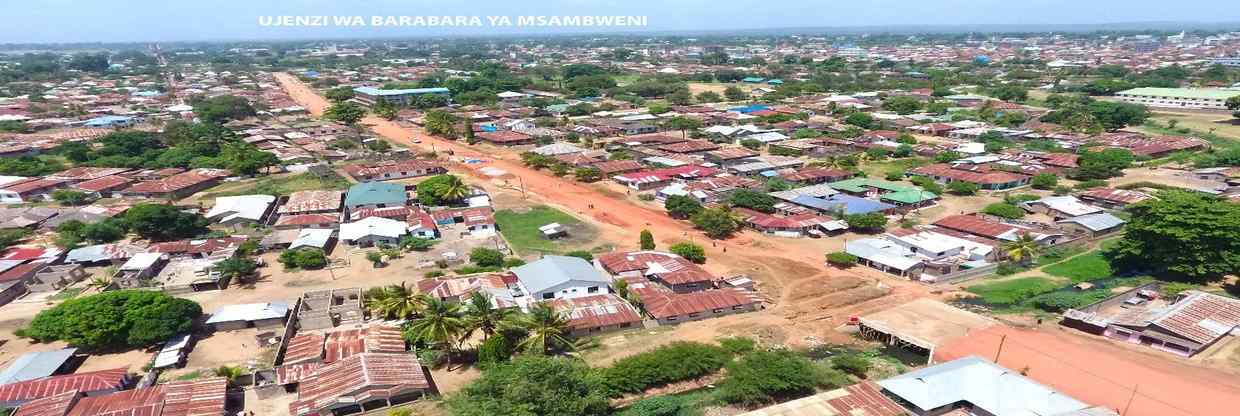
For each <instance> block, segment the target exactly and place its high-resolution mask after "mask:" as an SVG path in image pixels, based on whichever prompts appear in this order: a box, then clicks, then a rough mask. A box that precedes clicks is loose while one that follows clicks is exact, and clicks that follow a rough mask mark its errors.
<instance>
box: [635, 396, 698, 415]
mask: <svg viewBox="0 0 1240 416" xmlns="http://www.w3.org/2000/svg"><path fill="white" fill-rule="evenodd" d="M684 406H685V399H684V398H682V397H680V396H655V397H651V398H649V399H644V400H641V401H639V402H637V403H633V406H631V407H629V409H628V410H627V411H625V412H624V414H625V415H631V416H676V415H678V414H680V410H681V409H682V408H684Z"/></svg>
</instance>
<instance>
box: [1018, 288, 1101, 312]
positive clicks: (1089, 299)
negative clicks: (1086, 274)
mask: <svg viewBox="0 0 1240 416" xmlns="http://www.w3.org/2000/svg"><path fill="white" fill-rule="evenodd" d="M1110 296H1111V291H1109V290H1105V289H1099V290H1087V291H1083V292H1051V293H1047V294H1042V295H1038V296H1034V297H1033V298H1031V299H1029V303H1030V304H1031V305H1033V307H1035V308H1038V309H1041V310H1044V311H1047V312H1051V313H1060V312H1063V311H1066V310H1068V309H1075V308H1079V307H1082V306H1085V305H1089V304H1092V303H1094V302H1097V301H1100V300H1103V299H1106V298H1107V297H1110Z"/></svg>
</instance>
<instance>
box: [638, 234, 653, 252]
mask: <svg viewBox="0 0 1240 416" xmlns="http://www.w3.org/2000/svg"><path fill="white" fill-rule="evenodd" d="M639 240H640V241H638V245H639V246H640V247H641V248H642V250H654V247H655V245H654V234H651V233H650V230H642V233H641V236H640V238H639Z"/></svg>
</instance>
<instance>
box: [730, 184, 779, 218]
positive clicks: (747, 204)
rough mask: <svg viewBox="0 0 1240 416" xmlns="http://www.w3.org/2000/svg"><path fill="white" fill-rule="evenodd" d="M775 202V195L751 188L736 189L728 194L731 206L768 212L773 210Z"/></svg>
mask: <svg viewBox="0 0 1240 416" xmlns="http://www.w3.org/2000/svg"><path fill="white" fill-rule="evenodd" d="M776 202H778V200H776V199H775V197H773V196H770V195H768V194H766V193H764V192H758V191H755V190H752V189H741V190H737V191H736V192H733V193H732V195H730V196H728V203H730V204H732V206H736V207H743V208H749V209H752V210H754V211H758V212H765V213H768V214H769V213H772V212H775V203H776Z"/></svg>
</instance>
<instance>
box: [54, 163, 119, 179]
mask: <svg viewBox="0 0 1240 416" xmlns="http://www.w3.org/2000/svg"><path fill="white" fill-rule="evenodd" d="M128 171H130V169H128V168H98V167H92V166H79V167H76V168H69V169H65V170H62V171H60V172H56V173H53V174H51V175H47V177H48V178H51V179H67V180H76V181H88V180H91V179H99V178H102V177H106V176H112V175H119V174H122V173H125V172H128Z"/></svg>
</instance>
